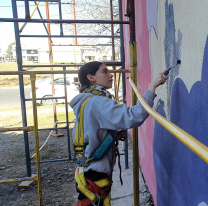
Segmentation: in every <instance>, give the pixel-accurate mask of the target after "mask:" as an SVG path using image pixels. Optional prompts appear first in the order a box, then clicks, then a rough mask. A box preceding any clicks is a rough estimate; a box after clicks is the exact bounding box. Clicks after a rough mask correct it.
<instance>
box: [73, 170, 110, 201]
mask: <svg viewBox="0 0 208 206" xmlns="http://www.w3.org/2000/svg"><path fill="white" fill-rule="evenodd" d="M75 181H76V182H77V184H78V185H77V187H78V189H79V190H80V191H81V192H82V193H83V194H84V195H85V196H86V197H87V198H88V199H89V200H90V201H91V202H95V201H97V200H98V195H99V197H100V199H104V198H105V197H106V196H108V193H107V191H108V190H109V188H110V187H111V183H112V181H111V180H109V178H104V179H101V180H98V181H95V182H92V181H91V180H89V179H88V178H85V176H84V167H77V169H76V172H75ZM106 186H108V187H106ZM102 187H106V188H105V189H102Z"/></svg>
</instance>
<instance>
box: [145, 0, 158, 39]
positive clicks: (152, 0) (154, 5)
mask: <svg viewBox="0 0 208 206" xmlns="http://www.w3.org/2000/svg"><path fill="white" fill-rule="evenodd" d="M146 9H147V26H148V29H149V32H150V31H151V28H153V29H154V32H155V35H156V37H157V39H158V32H157V13H158V0H147V1H146Z"/></svg>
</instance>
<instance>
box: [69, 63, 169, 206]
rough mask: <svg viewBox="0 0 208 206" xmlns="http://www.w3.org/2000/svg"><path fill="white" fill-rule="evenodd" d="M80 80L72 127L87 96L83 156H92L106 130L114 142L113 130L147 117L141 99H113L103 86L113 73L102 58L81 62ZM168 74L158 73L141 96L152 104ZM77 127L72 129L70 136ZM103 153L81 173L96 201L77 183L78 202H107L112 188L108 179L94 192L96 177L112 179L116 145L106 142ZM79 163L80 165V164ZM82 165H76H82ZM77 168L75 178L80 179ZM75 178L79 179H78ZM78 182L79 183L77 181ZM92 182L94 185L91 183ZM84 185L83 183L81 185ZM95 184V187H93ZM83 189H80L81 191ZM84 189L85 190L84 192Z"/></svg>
mask: <svg viewBox="0 0 208 206" xmlns="http://www.w3.org/2000/svg"><path fill="white" fill-rule="evenodd" d="M78 76H79V81H80V84H81V88H80V94H79V95H77V96H76V97H75V98H74V99H73V100H72V101H71V102H70V103H69V104H70V106H71V107H72V108H73V110H74V113H75V115H76V122H75V127H74V128H78V126H79V124H80V123H78V122H79V121H80V109H81V107H82V105H83V102H84V101H85V100H86V99H88V98H89V97H91V98H89V99H88V101H87V102H86V105H85V107H84V114H83V115H84V117H83V118H84V120H83V124H84V125H83V130H84V144H85V151H84V154H83V155H84V157H86V158H87V159H89V158H91V157H92V156H93V154H94V153H95V151H96V150H97V149H98V148H100V146H101V144H102V142H103V141H104V140H106V137H107V136H108V134H109V133H110V134H111V137H112V139H113V142H116V140H117V137H116V130H118V129H129V128H134V127H139V126H140V125H141V124H142V123H143V122H144V121H145V120H146V119H147V117H148V113H147V112H146V110H145V109H144V108H143V107H142V105H141V104H140V102H139V101H138V102H137V105H135V106H133V107H127V106H126V104H117V102H116V101H115V100H113V99H112V95H111V94H110V93H109V92H108V91H107V90H106V89H110V88H112V83H113V75H112V74H110V73H109V71H108V69H107V67H106V65H105V64H104V63H102V62H98V61H94V62H89V63H87V64H85V65H83V66H82V67H81V68H80V70H79V74H78ZM166 79H167V77H166V76H165V75H164V72H163V73H160V74H159V75H158V76H157V77H156V78H155V79H154V80H153V81H152V83H151V84H150V85H149V87H148V90H147V91H146V93H145V94H144V99H145V100H146V102H147V103H148V104H149V105H150V106H151V107H152V106H153V100H154V98H155V97H156V94H155V89H156V88H157V87H158V86H159V85H160V84H163V83H165V81H166ZM79 130H80V128H78V129H74V130H73V139H75V136H76V133H79ZM106 151H107V152H106V154H104V156H103V157H102V158H101V159H98V160H96V161H92V162H91V163H90V164H87V165H86V164H85V167H84V177H85V179H86V180H87V189H89V190H90V191H92V192H93V194H94V193H96V194H98V195H97V196H96V199H95V201H92V199H90V198H89V196H88V195H86V194H87V192H85V191H84V190H83V189H82V188H83V187H81V186H80V185H79V184H78V192H79V193H80V194H79V196H78V201H77V206H84V205H86V206H87V205H100V206H103V205H104V206H107V205H110V201H109V198H108V194H109V192H110V188H111V181H109V184H108V185H107V186H105V185H104V186H103V185H101V186H100V190H99V189H98V190H99V191H96V192H95V188H96V187H97V185H96V184H94V182H95V181H98V180H100V179H106V178H107V179H109V180H110V179H111V174H112V171H113V166H114V164H115V160H116V154H115V147H114V146H109V147H108V148H107V149H106ZM81 166H82V165H81ZM81 166H80V167H79V168H81ZM79 175H80V172H79V171H78V170H77V171H76V175H75V179H76V182H80V180H79V178H78V176H79ZM77 178H78V179H77ZM80 184H81V183H80ZM93 184H94V185H93ZM82 186H83V185H82ZM93 187H94V189H92V188H93ZM81 191H82V192H81ZM83 191H84V192H83ZM83 193H84V194H83Z"/></svg>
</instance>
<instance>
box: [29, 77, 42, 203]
mask: <svg viewBox="0 0 208 206" xmlns="http://www.w3.org/2000/svg"><path fill="white" fill-rule="evenodd" d="M30 81H31V87H32V88H31V90H32V104H33V122H34V136H35V152H36V168H37V177H38V199H39V206H42V186H41V170H40V152H39V139H38V114H37V104H36V92H35V74H30Z"/></svg>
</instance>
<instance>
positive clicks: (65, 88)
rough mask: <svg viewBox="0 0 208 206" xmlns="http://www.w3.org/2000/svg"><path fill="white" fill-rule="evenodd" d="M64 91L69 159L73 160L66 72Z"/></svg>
mask: <svg viewBox="0 0 208 206" xmlns="http://www.w3.org/2000/svg"><path fill="white" fill-rule="evenodd" d="M63 71H66V67H63ZM64 92H65V110H66V125H67V129H66V132H67V143H68V154H69V160H71V152H70V148H71V147H70V138H69V118H68V103H67V86H66V74H64Z"/></svg>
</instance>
